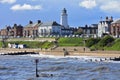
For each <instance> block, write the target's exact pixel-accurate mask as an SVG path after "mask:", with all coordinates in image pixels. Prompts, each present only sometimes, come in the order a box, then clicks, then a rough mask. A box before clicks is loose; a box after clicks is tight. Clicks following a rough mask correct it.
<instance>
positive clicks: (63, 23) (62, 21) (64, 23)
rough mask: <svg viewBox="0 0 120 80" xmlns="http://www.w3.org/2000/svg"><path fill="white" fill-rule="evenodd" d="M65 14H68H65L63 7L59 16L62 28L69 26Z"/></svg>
mask: <svg viewBox="0 0 120 80" xmlns="http://www.w3.org/2000/svg"><path fill="white" fill-rule="evenodd" d="M67 16H68V15H67V10H66V9H65V8H64V9H63V10H62V13H61V18H60V24H61V25H62V26H63V27H64V28H69V26H68V19H67Z"/></svg>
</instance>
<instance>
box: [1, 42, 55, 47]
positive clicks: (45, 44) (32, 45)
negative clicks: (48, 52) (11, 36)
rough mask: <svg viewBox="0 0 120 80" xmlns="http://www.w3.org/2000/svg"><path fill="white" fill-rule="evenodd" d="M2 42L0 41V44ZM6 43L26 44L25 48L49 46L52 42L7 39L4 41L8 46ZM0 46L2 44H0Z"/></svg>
mask: <svg viewBox="0 0 120 80" xmlns="http://www.w3.org/2000/svg"><path fill="white" fill-rule="evenodd" d="M1 43H2V42H0V45H1ZM8 43H11V44H14V43H16V44H25V45H26V46H27V48H50V47H52V46H53V43H52V42H48V41H45V42H39V41H8V42H6V43H5V45H6V47H8ZM0 47H2V45H1V46H0Z"/></svg>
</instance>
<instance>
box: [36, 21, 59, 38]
mask: <svg viewBox="0 0 120 80" xmlns="http://www.w3.org/2000/svg"><path fill="white" fill-rule="evenodd" d="M38 32H39V36H48V35H61V25H60V24H58V23H57V22H56V21H52V22H46V23H42V24H41V25H40V26H39V28H38Z"/></svg>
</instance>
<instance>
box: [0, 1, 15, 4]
mask: <svg viewBox="0 0 120 80" xmlns="http://www.w3.org/2000/svg"><path fill="white" fill-rule="evenodd" d="M15 2H16V0H0V3H9V4H12V3H15Z"/></svg>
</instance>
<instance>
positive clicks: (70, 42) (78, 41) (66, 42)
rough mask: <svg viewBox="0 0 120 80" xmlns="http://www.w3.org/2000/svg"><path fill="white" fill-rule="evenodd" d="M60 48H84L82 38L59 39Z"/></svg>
mask: <svg viewBox="0 0 120 80" xmlns="http://www.w3.org/2000/svg"><path fill="white" fill-rule="evenodd" d="M58 43H59V46H83V39H82V38H59V39H58Z"/></svg>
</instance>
